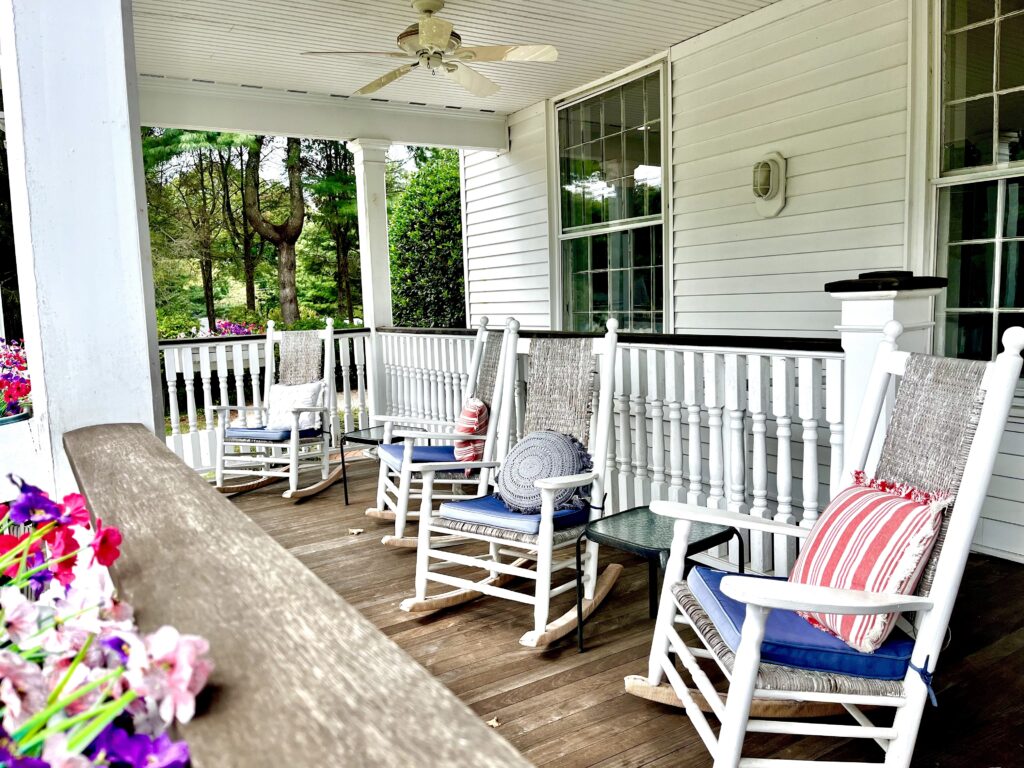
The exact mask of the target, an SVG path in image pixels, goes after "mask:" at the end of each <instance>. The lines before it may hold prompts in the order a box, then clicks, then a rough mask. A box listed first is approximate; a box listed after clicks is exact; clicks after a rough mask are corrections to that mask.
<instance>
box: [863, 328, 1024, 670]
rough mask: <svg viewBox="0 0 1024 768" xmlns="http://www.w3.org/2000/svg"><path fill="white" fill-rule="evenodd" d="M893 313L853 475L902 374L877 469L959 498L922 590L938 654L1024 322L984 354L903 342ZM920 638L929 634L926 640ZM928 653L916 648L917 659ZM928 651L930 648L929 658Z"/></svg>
mask: <svg viewBox="0 0 1024 768" xmlns="http://www.w3.org/2000/svg"><path fill="white" fill-rule="evenodd" d="M902 330H903V328H902V326H901V325H900V324H899V323H897V322H890V323H888V324H887V325H886V327H885V341H883V342H882V344H881V345H880V347H879V352H878V355H877V357H876V358H875V364H874V367H873V369H872V371H871V377H870V379H869V382H868V387H867V392H866V394H865V398H864V403H863V408H862V410H861V413H860V417H859V419H858V423H857V429H856V431H855V432H854V435H855V439H854V442H853V446H852V447H853V450H851V451H850V454H849V457H850V464H849V465H848V466H847V472H846V476H847V477H850V473H851V472H852V470H856V469H861V470H866V469H867V468H866V466H865V465H866V463H867V458H868V454H869V451H870V447H871V443H872V439H873V437H874V434H875V431H876V429H877V427H878V426H879V416H880V413H881V410H882V404H883V403H884V401H885V399H886V396H887V393H888V391H889V386H890V383H891V381H892V380H893V377H895V376H899V377H902V381H901V383H900V386H899V390H898V393H897V396H896V400H895V402H894V404H893V410H892V415H891V418H890V420H889V425H888V429H887V430H886V435H885V440H884V443H883V445H882V452H881V454H880V456H879V461H878V466H877V467H876V468H875V470H874V471H873V472H870V471H869V472H868V475H869V476H871V475H873V476H875V477H878V478H880V479H883V480H890V481H893V482H900V483H907V484H910V485H913V486H915V487H917V488H921V489H922V490H926V491H931V492H933V493H939V494H945V495H950V496H953V497H954V499H955V500H954V502H953V504H952V506H951V508H950V509H948V511H947V512H946V514H945V516H944V520H943V528H942V533H941V534H940V537H939V540H938V542H937V543H936V546H935V549H934V551H933V553H932V555H931V559H930V561H929V563H928V567H927V570H926V573H925V576H924V577H922V579H921V582H920V584H919V587H918V594H921V595H928V596H930V597H931V598H932V599H933V600H934V601H935V607H934V608H933V609H932V610H930V611H928V612H925V613H923V614H921V615H920V617H919V618H918V625H919V626H918V638H919V640H920V642H921V643H923V644H924V645H925V648H924V654H925V655H931V657H932V660H933V662H934V659H935V658H936V657H937V655H938V652H939V650H940V647H941V643H942V639H943V636H944V634H945V630H946V626H947V625H948V623H949V616H950V613H951V612H952V607H953V601H954V598H955V597H956V592H957V590H958V589H959V586H960V579H961V577H962V575H963V570H964V567H965V565H966V561H967V555H968V553H969V550H970V545H971V539H972V538H973V536H974V529H975V527H976V525H977V522H978V517H979V515H980V512H981V506H982V503H983V502H984V500H985V495H986V492H987V489H988V482H989V479H990V478H991V476H992V468H993V465H994V463H995V458H996V454H997V452H998V449H999V441H1000V438H1001V436H1002V433H1003V428H1004V426H1005V424H1006V417H1007V415H1008V413H1009V409H1010V403H1011V402H1012V399H1013V393H1014V390H1015V388H1016V386H1017V382H1018V379H1019V377H1020V371H1021V362H1022V361H1021V357H1020V352H1021V349H1022V348H1024V328H1010V329H1008V330H1007V331H1006V332H1005V333H1004V334H1003V347H1004V348H1005V351H1004V352H1002V353H1001V354H1000V355H999V356H998V357H997V358H996V361H995V362H994V363H982V362H973V361H965V360H956V359H950V358H940V357H932V356H929V355H917V354H909V353H907V352H897V351H896V343H895V342H896V338H897V337H898V336H899V334H900V333H901V332H902ZM919 644H920V643H919ZM917 656H918V653H917V650H915V660H916V663H920V659H917ZM922 658H923V657H922Z"/></svg>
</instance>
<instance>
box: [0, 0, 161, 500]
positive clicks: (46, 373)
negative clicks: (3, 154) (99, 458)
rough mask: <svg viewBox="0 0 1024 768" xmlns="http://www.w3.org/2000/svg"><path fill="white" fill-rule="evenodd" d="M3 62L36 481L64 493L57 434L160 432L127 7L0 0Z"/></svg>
mask: <svg viewBox="0 0 1024 768" xmlns="http://www.w3.org/2000/svg"><path fill="white" fill-rule="evenodd" d="M0 68H2V78H3V89H4V106H5V110H6V114H5V120H6V128H7V151H8V156H9V160H10V166H11V202H12V209H13V218H14V234H15V247H16V250H17V263H18V277H19V282H20V288H21V308H22V318H23V321H24V328H25V343H26V348H27V353H28V359H29V371H30V373H31V376H32V390H33V391H32V400H33V411H34V414H35V415H34V416H33V418H32V420H31V424H32V435H33V443H34V445H33V446H31V448H33V449H34V450H35V451H36V453H37V456H38V461H37V462H36V463H37V465H38V474H34V475H33V477H32V478H31V480H32V481H33V482H36V483H38V484H40V485H43V486H44V487H45V486H50V487H55V488H56V489H57V490H58V491H66V490H68V489H70V488H72V487H73V484H74V482H73V478H72V476H71V472H70V468H69V466H68V463H67V460H66V458H65V456H64V448H63V445H62V443H61V436H62V435H63V434H64V433H65V432H67V431H69V430H72V429H76V428H78V427H82V426H86V425H91V424H100V423H107V422H140V423H142V424H145V425H146V426H147V427H149V428H150V429H152V428H154V426H155V425H156V424H157V423H159V424H161V431H162V416H161V414H162V408H160V407H159V401H158V400H157V397H156V393H155V390H154V387H153V382H154V380H156V379H157V377H156V375H155V374H156V372H158V371H159V363H158V358H157V348H156V319H155V315H154V310H153V298H152V277H151V264H150V255H149V229H148V224H147V218H146V200H145V188H144V184H143V176H142V153H141V147H140V136H139V124H138V111H137V96H136V92H135V81H136V69H135V55H134V50H133V40H132V17H131V4H130V2H128V0H93V1H92V2H88V3H83V2H81V0H0ZM2 439H3V437H2V435H0V440H2ZM29 449H30V446H27V445H26V446H25V450H29ZM0 470H3V471H6V468H4V467H0Z"/></svg>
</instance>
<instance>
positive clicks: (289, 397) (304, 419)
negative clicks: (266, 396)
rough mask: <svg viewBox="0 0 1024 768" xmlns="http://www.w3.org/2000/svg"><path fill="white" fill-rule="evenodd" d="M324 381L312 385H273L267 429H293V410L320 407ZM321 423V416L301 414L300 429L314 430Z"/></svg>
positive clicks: (310, 413) (268, 409)
mask: <svg viewBox="0 0 1024 768" xmlns="http://www.w3.org/2000/svg"><path fill="white" fill-rule="evenodd" d="M323 384H324V383H323V382H322V381H314V382H312V383H311V384H272V385H271V387H270V404H269V407H268V408H267V429H291V428H292V408H312V407H314V406H317V405H320V390H322V389H323ZM319 423H320V414H318V413H315V412H306V413H300V414H299V429H314V428H315V427H316V426H317V425H318V424H319Z"/></svg>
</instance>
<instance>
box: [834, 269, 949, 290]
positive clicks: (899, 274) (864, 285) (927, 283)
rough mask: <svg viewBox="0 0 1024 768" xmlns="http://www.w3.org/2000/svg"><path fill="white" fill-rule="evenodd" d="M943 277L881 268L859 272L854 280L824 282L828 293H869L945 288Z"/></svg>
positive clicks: (947, 282)
mask: <svg viewBox="0 0 1024 768" xmlns="http://www.w3.org/2000/svg"><path fill="white" fill-rule="evenodd" d="M947 285H949V280H947V279H946V278H945V277H924V276H918V277H915V276H914V273H913V272H911V271H910V270H904V269H883V270H879V271H877V272H861V273H860V274H859V275H857V279H856V280H836V281H835V282H832V283H825V290H826V291H827V292H828V293H870V292H871V291H917V290H922V289H925V288H945V287H946V286H947Z"/></svg>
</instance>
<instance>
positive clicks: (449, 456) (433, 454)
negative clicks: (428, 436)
mask: <svg viewBox="0 0 1024 768" xmlns="http://www.w3.org/2000/svg"><path fill="white" fill-rule="evenodd" d="M378 456H380V458H381V461H383V462H384V463H385V464H387V465H388V466H389V467H391V468H392V469H393V470H395V471H396V472H398V471H399V470H401V469H402V459H403V457H404V456H405V443H385V444H383V445H381V446H380V450H379V453H378ZM412 461H413V464H425V463H427V462H428V461H455V446H454V445H414V446H413V448H412Z"/></svg>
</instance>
